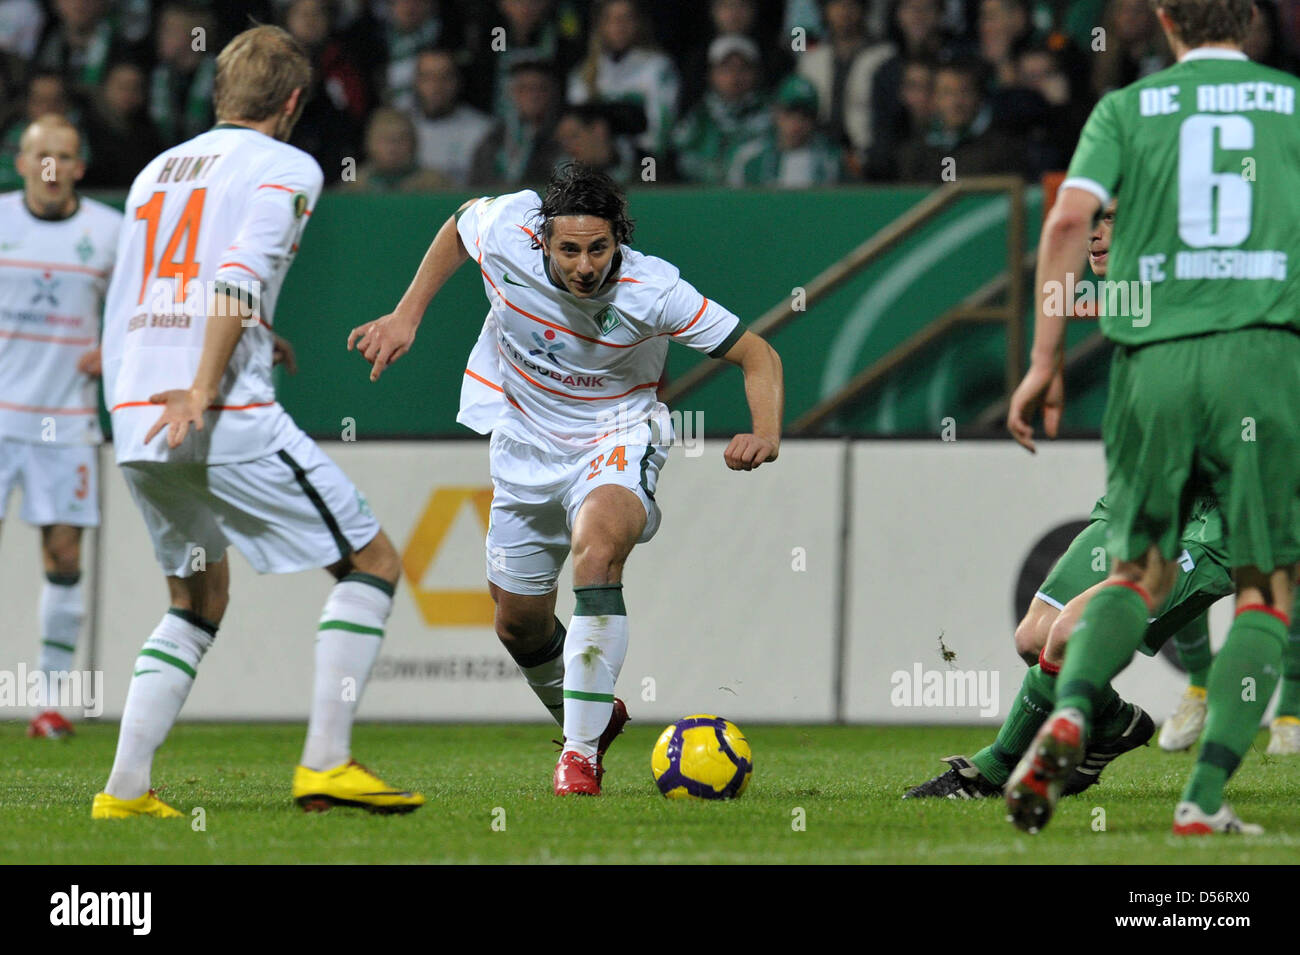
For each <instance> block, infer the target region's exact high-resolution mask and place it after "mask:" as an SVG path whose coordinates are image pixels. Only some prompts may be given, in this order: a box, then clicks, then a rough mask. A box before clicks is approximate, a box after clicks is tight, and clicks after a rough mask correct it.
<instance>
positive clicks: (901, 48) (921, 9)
mask: <svg viewBox="0 0 1300 955" xmlns="http://www.w3.org/2000/svg"><path fill="white" fill-rule="evenodd" d="M888 38H889V42H890V43H891V44H893V48H894V50H895V51H896V52H895V54H894V55H893V56H892V57H890V59H888V60H887V61H886V62H885V63H884V64H882V65H881V67H880V69H878V70H877V71H876V75H875V79H874V80H873V81H872V85H871V125H870V130H871V134H870V140H871V145H870V146H869V147H868V149H867V155H866V159H865V162H864V163H863V168H862V170H861V171H862V174H863V175H865V176H866V178H868V179H892V178H893V176H894V173H895V170H894V165H895V163H894V158H895V157H894V152H895V150H896V149H897V148H898V145H899V143H901V142H902V141H903V140H904V139H906V138H907V137H908V136H910V135H912V134H913V133H916V132H918V131H919V130H920V129H921V128H923V127H917V126H914V125H913V123H912V116H913V110H912V109H911V107H910V106H909V104H908V103H907V102H906V100H905V97H904V90H903V85H904V73H905V71H906V70H907V69H908V65H909V64H910V65H911V72H912V81H913V84H914V87H913V90H912V94H913V102H915V97H916V93H917V89H916V86H915V84H917V83H920V84H921V85H922V86H924V87H925V94H924V98H925V100H926V103H927V106H926V108H927V109H928V108H929V107H928V102H929V95H930V91H929V87H930V85H931V84H932V83H933V80H934V77H933V75H932V64H934V63H937V62H940V61H941V60H944V59H949V58H951V55H952V54H953V53H954V51H955V50H956V49H957V48H958V46H957V44H956V43H955V41H953V40H952V39H951V38H950V37H949V36H948V35H947V34H945V33H944V32H943V27H942V6H941V0H892V3H891V11H890V17H889V32H888Z"/></svg>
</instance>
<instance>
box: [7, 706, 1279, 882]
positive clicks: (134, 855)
mask: <svg viewBox="0 0 1300 955" xmlns="http://www.w3.org/2000/svg"><path fill="white" fill-rule="evenodd" d="M634 715H635V714H634ZM661 728H662V727H659V726H657V725H656V726H649V725H645V724H643V723H641V724H639V723H633V724H632V726H631V727H629V729H628V731H627V732H626V733H625V734H624V735H623V736H622V737H621V738H620V739H619V740H618V742H617V743H615V745H614V746H613V748H612V749H611V750H610V753H609V756H608V758H607V760H606V766H607V769H608V775H607V776H606V779H605V795H604V796H602V797H601V798H599V799H590V798H577V797H570V798H566V799H558V798H556V797H555V796H553V795H552V794H551V792H550V774H551V768H552V766H553V765H554V758H555V757H554V750H553V747H552V746H551V745H550V744H549V742H548V740H549V739H550V738H551V737H552V736H554V735H556V733H555V732H554V731H553V730H552V728H550V727H546V726H540V725H533V726H496V725H489V726H413V725H399V726H391V725H388V726H386V725H378V724H363V725H360V726H358V727H357V730H356V739H355V752H356V754H357V757H358V758H359V759H360V760H361V761H362V762H364V763H366V764H367V765H370V766H371V767H372V768H373V769H374V770H375V771H376V772H378V773H380V774H381V775H382V776H384V777H385V778H386V779H387V780H388V781H389V782H391V783H394V784H397V785H402V786H409V787H412V788H415V789H419V790H421V791H422V792H424V794H425V795H426V796H427V797H428V798H429V804H428V805H426V806H424V807H423V808H422V809H420V810H418V811H417V812H415V813H414V814H411V815H407V816H389V817H381V816H370V815H367V814H365V813H361V812H358V811H355V810H345V809H335V810H333V811H331V812H329V813H325V814H321V815H307V814H304V813H302V812H301V811H299V810H298V809H297V808H296V807H295V806H294V805H293V804H292V803H291V801H290V798H289V783H290V776H291V774H292V770H293V766H294V763H295V762H296V760H297V758H298V755H299V750H300V747H301V745H302V738H303V727H302V726H301V725H242V724H188V725H187V724H182V725H180V726H178V727H177V728H176V729H175V731H174V732H173V733H172V736H171V738H170V739H169V740H168V742H167V743H166V744H165V745H164V747H163V749H162V750H161V751H160V752H159V755H158V759H157V763H156V765H155V775H154V782H155V785H156V786H158V787H159V788H160V791H161V795H162V796H163V798H164V799H165V800H167V801H168V802H170V803H171V804H172V805H173V806H175V807H176V808H177V809H180V810H182V811H184V812H185V813H186V814H187V815H190V816H191V818H187V819H184V820H166V821H164V820H157V819H133V820H126V821H123V822H96V821H92V820H91V818H90V801H91V797H92V795H93V794H94V793H95V792H96V791H97V790H98V789H99V788H100V787H101V786H102V785H103V783H104V779H105V778H106V776H107V773H108V769H109V767H110V765H111V763H112V758H113V747H114V744H115V742H116V735H117V728H116V726H112V725H102V726H99V725H83V726H82V727H80V728H79V732H78V735H77V736H76V738H74V739H72V740H66V741H56V742H50V741H46V740H28V739H26V738H24V737H23V726H22V724H20V723H14V722H7V723H3V724H0V807H3V811H0V862H3V863H13V862H24V863H62V864H74V865H75V864H97V863H371V862H374V863H381V862H382V863H455V862H485V863H498V862H523V863H548V862H550V863H555V862H579V863H587V862H590V863H618V862H627V863H822V862H836V863H940V864H946V863H979V864H989V863H1019V862H1044V863H1091V864H1098V863H1103V864H1109V863H1157V864H1158V863H1170V864H1183V863H1196V864H1205V863H1231V864H1239V863H1261V862H1263V863H1291V862H1294V861H1295V859H1296V858H1297V849H1300V823H1298V822H1297V821H1296V816H1295V802H1294V798H1295V797H1294V794H1295V792H1296V791H1297V788H1298V786H1300V757H1290V758H1279V757H1265V756H1264V755H1263V747H1264V745H1265V743H1266V742H1267V737H1266V735H1264V734H1261V736H1260V737H1259V739H1258V740H1257V741H1256V744H1255V745H1256V749H1255V751H1254V752H1252V753H1251V754H1250V756H1249V757H1248V758H1247V759H1246V761H1245V763H1244V764H1243V766H1242V768H1241V770H1240V771H1239V772H1238V774H1237V776H1236V777H1235V778H1234V780H1233V782H1232V784H1231V786H1230V789H1229V798H1230V801H1231V802H1232V803H1233V804H1234V806H1235V807H1236V808H1237V810H1238V812H1239V813H1240V814H1241V816H1242V817H1243V818H1244V819H1246V820H1248V821H1251V822H1259V823H1261V824H1263V825H1264V827H1265V829H1266V830H1267V832H1266V834H1265V835H1264V836H1262V837H1253V838H1246V837H1236V838H1229V837H1219V838H1211V839H1191V840H1189V839H1178V838H1175V837H1174V836H1172V835H1171V834H1170V832H1169V827H1170V823H1171V820H1172V814H1173V807H1174V803H1175V801H1176V800H1177V797H1178V793H1179V791H1180V789H1181V787H1182V784H1183V781H1184V779H1185V777H1186V774H1187V772H1188V770H1189V769H1190V767H1191V764H1192V762H1191V761H1192V758H1193V757H1192V756H1191V755H1190V754H1186V753H1184V754H1167V753H1162V752H1160V751H1159V750H1158V749H1157V748H1156V747H1155V746H1151V747H1149V748H1147V749H1143V750H1141V751H1138V752H1135V753H1131V754H1129V755H1127V756H1124V757H1122V758H1121V759H1120V760H1118V761H1117V762H1116V763H1114V764H1112V765H1111V767H1110V768H1109V769H1108V770H1107V771H1106V773H1105V775H1104V777H1103V782H1102V783H1101V785H1100V786H1099V787H1095V788H1094V789H1093V790H1091V791H1089V792H1088V793H1086V794H1084V795H1083V796H1080V797H1076V798H1073V799H1069V800H1066V801H1065V802H1064V803H1063V804H1062V806H1061V807H1060V809H1059V811H1058V813H1057V816H1056V818H1055V819H1053V820H1052V824H1051V825H1050V826H1049V827H1048V828H1047V830H1046V831H1045V832H1044V833H1042V834H1041V835H1038V836H1026V835H1023V834H1021V833H1019V832H1017V831H1015V830H1014V829H1013V828H1012V827H1011V825H1010V824H1009V823H1007V822H1006V821H1005V819H1004V812H1003V807H1002V804H1001V802H1000V800H979V801H956V800H908V801H906V802H904V801H902V800H901V799H900V798H899V797H900V796H901V794H902V793H903V791H904V790H905V789H907V788H908V787H909V786H911V785H914V784H916V783H919V782H921V781H923V780H924V779H926V778H928V777H929V776H931V775H934V774H935V773H937V772H938V771H939V770H940V769H942V768H944V767H943V766H942V765H941V764H940V763H939V762H938V758H939V757H941V756H944V755H947V754H949V753H956V752H966V753H969V752H972V751H974V750H975V749H977V748H978V747H979V746H980V745H981V744H982V743H983V742H985V741H986V740H987V739H988V737H989V731H988V730H980V729H965V728H960V729H942V728H935V727H889V728H885V727H804V726H763V725H757V724H755V725H752V726H746V727H744V729H745V730H746V735H747V736H748V738H749V740H750V743H751V745H752V746H753V750H754V759H755V765H756V772H755V775H754V778H753V780H752V782H751V784H750V787H749V790H748V791H747V792H746V793H745V795H744V796H743V797H742V798H741V799H739V800H737V801H734V802H730V803H701V802H693V801H680V802H678V801H672V802H670V801H668V800H666V799H663V798H662V797H661V796H659V794H658V791H657V790H656V789H655V788H654V784H653V782H652V781H651V778H650V749H651V746H652V745H653V744H654V740H655V737H656V735H657V733H658V731H659V730H660V729H661ZM195 807H202V809H203V810H204V817H205V819H204V821H205V823H206V828H205V829H204V830H202V831H196V829H195V828H194V825H193V823H194V821H195V818H194V817H193V816H192V815H191V813H192V810H193V809H195ZM800 809H802V810H803V817H804V820H805V824H806V825H805V828H804V830H803V831H796V830H795V827H794V825H793V824H794V823H795V822H796V820H797V818H798V816H799V813H798V811H797V810H800ZM1098 809H1100V810H1104V814H1105V816H1104V822H1105V831H1094V828H1093V827H1094V823H1095V822H1097V821H1098V820H1100V819H1101V816H1100V814H1098V813H1097V812H1096V810H1098ZM494 810H504V815H503V814H502V813H501V812H499V811H498V812H495V814H494ZM494 819H495V820H496V821H497V824H498V829H497V830H494V828H493V822H494ZM501 822H504V829H503V830H501V829H500V824H501Z"/></svg>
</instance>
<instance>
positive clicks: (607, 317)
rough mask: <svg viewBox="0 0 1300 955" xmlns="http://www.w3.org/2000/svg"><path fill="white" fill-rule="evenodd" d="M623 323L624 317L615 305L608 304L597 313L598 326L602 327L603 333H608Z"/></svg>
mask: <svg viewBox="0 0 1300 955" xmlns="http://www.w3.org/2000/svg"><path fill="white" fill-rule="evenodd" d="M621 324H623V319H622V318H621V317H620V316H619V314H618V309H616V308H615V307H614V306H613V305H606V306H605V307H604V308H602V309H601V310H600V311H599V312H597V313H596V327H597V328H599V329H600V333H601V334H602V335H608V334H609V333H610V332H612V331H613V330H614V329H616V328H618V326H619V325H621Z"/></svg>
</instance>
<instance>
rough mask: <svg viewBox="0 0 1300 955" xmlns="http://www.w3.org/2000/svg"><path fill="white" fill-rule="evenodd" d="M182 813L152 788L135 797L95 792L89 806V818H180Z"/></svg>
mask: <svg viewBox="0 0 1300 955" xmlns="http://www.w3.org/2000/svg"><path fill="white" fill-rule="evenodd" d="M183 815H184V813H180V812H177V811H176V810H175V809H173V808H172V807H171V806H169V805H167V804H166V803H165V802H163V801H162V800H161V799H159V798H158V794H157V793H156V792H154V791H153V790H152V789H151V790H149V791H148V792H147V793H145V794H144V795H143V796H137V797H136V798H135V799H118V798H117V797H116V796H110V795H109V794H108V793H95V801H94V803H92V804H91V807H90V818H91V819H130V818H131V817H133V816H153V817H154V818H156V819H180V818H181V817H182V816H183Z"/></svg>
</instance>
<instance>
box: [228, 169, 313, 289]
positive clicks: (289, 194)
mask: <svg viewBox="0 0 1300 955" xmlns="http://www.w3.org/2000/svg"><path fill="white" fill-rule="evenodd" d="M303 159H304V161H301V162H295V163H293V164H291V165H290V164H285V165H283V166H281V167H279V168H278V169H277V168H275V167H273V168H272V170H271V171H270V172H269V173H268V174H264V180H263V181H261V182H258V183H257V184H256V185H255V186H253V199H252V201H251V202H250V203H249V205H248V208H247V210H246V211H245V213H244V217H243V220H242V221H241V222H240V223H239V227H238V229H237V230H236V232H235V241H234V242H232V243H231V244H230V245H229V246H227V247H226V248H225V249H224V250H223V251H222V253H221V261H220V262H219V263H218V264H217V273H216V276H215V280H216V281H215V285H216V288H217V289H219V290H220V289H223V287H224V288H225V289H227V290H229V291H234V292H237V293H240V292H244V293H246V292H247V290H248V289H249V287H250V286H249V284H248V283H250V282H256V283H259V284H255V285H253V286H252V289H253V293H252V296H251V304H252V305H253V307H254V308H256V306H257V304H258V299H259V298H260V287H261V284H262V283H266V282H268V281H270V279H271V278H272V277H273V276H275V275H277V274H278V273H279V272H280V270H281V267H282V266H283V265H284V264H285V263H286V262H287V261H288V260H289V259H290V258H292V256H293V254H294V253H295V252H296V251H297V250H298V240H299V239H300V238H301V237H302V232H303V230H304V229H305V228H306V227H307V220H308V218H309V217H310V216H311V213H312V209H313V208H315V206H316V200H317V199H319V198H320V192H321V187H322V185H323V184H324V176H323V175H322V174H321V171H320V167H319V166H318V165H316V162H315V161H314V160H311V159H310V158H308V157H303ZM243 297H247V296H246V295H241V298H243Z"/></svg>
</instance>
